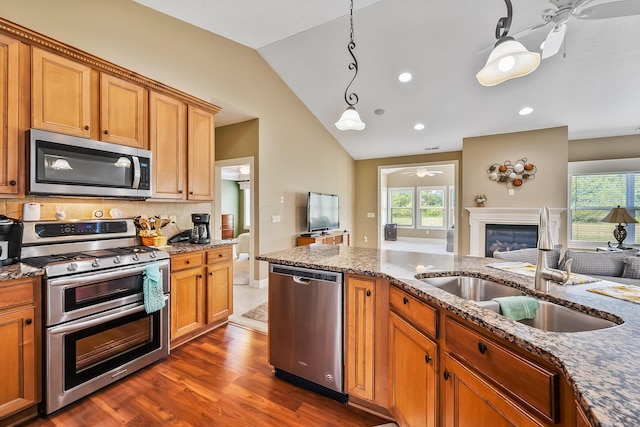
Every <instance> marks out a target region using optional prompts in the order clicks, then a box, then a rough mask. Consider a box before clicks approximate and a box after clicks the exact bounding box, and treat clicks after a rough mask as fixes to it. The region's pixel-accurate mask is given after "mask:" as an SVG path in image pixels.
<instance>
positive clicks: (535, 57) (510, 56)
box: [476, 37, 540, 86]
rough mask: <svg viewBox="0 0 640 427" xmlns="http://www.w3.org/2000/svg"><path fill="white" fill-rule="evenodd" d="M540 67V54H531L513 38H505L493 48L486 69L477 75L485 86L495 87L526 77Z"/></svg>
mask: <svg viewBox="0 0 640 427" xmlns="http://www.w3.org/2000/svg"><path fill="white" fill-rule="evenodd" d="M538 65H540V54H539V53H538V52H529V51H528V50H527V48H525V47H524V46H523V45H522V43H520V42H517V41H515V40H514V39H513V38H512V37H504V38H502V39H500V41H499V43H497V44H496V46H495V47H494V48H493V51H492V52H491V54H490V55H489V58H488V59H487V63H486V64H485V66H484V68H483V69H482V70H480V71H479V72H478V74H476V79H478V82H479V83H480V84H481V85H483V86H495V85H497V84H499V83H502V82H504V81H506V80H509V79H513V78H516V77H522V76H526V75H527V74H529V73H531V72H533V71H534V70H535V69H536V68H538Z"/></svg>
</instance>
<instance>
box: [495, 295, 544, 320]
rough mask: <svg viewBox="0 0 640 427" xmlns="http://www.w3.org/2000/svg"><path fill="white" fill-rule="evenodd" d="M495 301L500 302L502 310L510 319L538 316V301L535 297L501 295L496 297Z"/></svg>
mask: <svg viewBox="0 0 640 427" xmlns="http://www.w3.org/2000/svg"><path fill="white" fill-rule="evenodd" d="M493 301H495V302H497V303H498V304H500V312H501V313H502V315H503V316H505V317H508V318H509V319H513V320H516V321H517V320H522V319H533V318H534V317H536V310H537V309H538V301H537V300H536V299H535V298H529V297H525V296H516V297H500V298H494V299H493Z"/></svg>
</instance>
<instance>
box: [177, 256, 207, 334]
mask: <svg viewBox="0 0 640 427" xmlns="http://www.w3.org/2000/svg"><path fill="white" fill-rule="evenodd" d="M203 258H204V253H203V252H202V251H199V252H190V253H188V254H184V255H175V256H171V340H172V344H173V340H175V339H176V338H180V337H181V336H183V335H185V334H188V333H190V332H193V331H197V330H199V329H200V328H202V327H204V325H205V308H206V306H205V280H204V270H203V264H204V263H203Z"/></svg>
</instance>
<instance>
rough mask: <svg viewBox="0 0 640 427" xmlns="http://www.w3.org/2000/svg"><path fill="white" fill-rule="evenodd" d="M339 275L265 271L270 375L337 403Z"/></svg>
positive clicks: (340, 375) (288, 269) (342, 397)
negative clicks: (267, 289) (267, 280)
mask: <svg viewBox="0 0 640 427" xmlns="http://www.w3.org/2000/svg"><path fill="white" fill-rule="evenodd" d="M342 282H343V281H342V273H334V272H330V271H321V270H312V269H308V268H298V267H288V266H283V265H277V264H271V265H270V267H269V362H270V363H271V365H273V367H274V368H275V375H276V376H277V377H279V378H282V379H284V380H286V381H289V382H291V383H294V384H297V385H299V386H301V387H304V388H307V389H310V390H313V391H315V392H318V393H321V394H324V395H326V396H329V397H331V398H333V399H336V400H338V401H341V402H346V400H347V396H346V395H345V394H344V391H343V390H344V389H343V366H344V362H343V330H344V327H343V304H344V302H343V301H344V298H343V295H344V293H343V284H342Z"/></svg>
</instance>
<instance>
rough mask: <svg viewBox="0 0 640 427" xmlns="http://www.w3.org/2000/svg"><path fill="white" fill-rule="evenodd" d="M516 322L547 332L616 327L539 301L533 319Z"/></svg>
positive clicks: (574, 311)
mask: <svg viewBox="0 0 640 427" xmlns="http://www.w3.org/2000/svg"><path fill="white" fill-rule="evenodd" d="M518 322H519V323H522V324H524V325H527V326H531V327H534V328H537V329H542V330H543V331H548V332H585V331H595V330H598V329H606V328H611V327H613V326H618V324H617V323H614V322H611V321H609V320H607V319H603V318H601V317H596V316H592V315H590V314H586V313H582V312H579V311H577V310H573V309H571V308H568V307H564V306H562V305H558V304H554V303H552V302H548V301H540V300H538V309H537V310H536V316H535V317H534V318H533V319H522V320H519V321H518Z"/></svg>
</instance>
